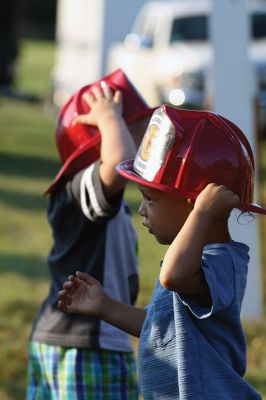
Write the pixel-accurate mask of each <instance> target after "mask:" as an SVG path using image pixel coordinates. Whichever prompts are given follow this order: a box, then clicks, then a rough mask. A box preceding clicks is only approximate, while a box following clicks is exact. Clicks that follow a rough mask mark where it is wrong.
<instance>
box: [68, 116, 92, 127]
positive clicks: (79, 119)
mask: <svg viewBox="0 0 266 400" xmlns="http://www.w3.org/2000/svg"><path fill="white" fill-rule="evenodd" d="M88 118H89V117H88V114H80V115H78V116H77V117H75V118H74V119H73V121H72V125H75V124H82V125H85V124H88V123H89V122H88V121H89V120H88Z"/></svg>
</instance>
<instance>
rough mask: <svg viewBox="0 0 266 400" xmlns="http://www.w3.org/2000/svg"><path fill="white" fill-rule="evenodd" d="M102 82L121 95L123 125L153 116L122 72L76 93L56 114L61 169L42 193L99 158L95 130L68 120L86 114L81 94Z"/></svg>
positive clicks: (112, 74) (151, 109)
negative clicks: (124, 122) (118, 91)
mask: <svg viewBox="0 0 266 400" xmlns="http://www.w3.org/2000/svg"><path fill="white" fill-rule="evenodd" d="M102 81H105V82H106V83H107V84H108V86H109V87H110V88H111V89H112V90H113V91H116V90H120V91H121V92H122V94H123V117H124V119H125V121H126V123H127V124H130V123H132V122H134V121H137V120H138V119H140V118H142V117H145V116H147V115H151V114H152V113H153V111H154V108H150V107H148V105H147V104H146V102H145V101H144V100H143V98H142V97H141V96H140V95H139V93H138V92H137V90H136V88H135V87H134V86H133V85H132V83H131V82H130V81H129V79H128V78H127V77H126V75H125V74H124V72H123V71H122V69H117V70H116V71H114V72H112V73H111V74H109V75H107V76H105V77H103V78H101V79H100V80H98V81H96V82H94V83H92V84H90V85H87V86H84V87H83V88H81V89H80V90H78V91H77V92H76V93H74V95H73V96H72V97H71V98H70V99H69V100H68V102H67V103H66V104H65V105H64V106H63V107H62V109H61V110H60V112H59V117H58V121H57V126H56V144H57V148H58V152H59V154H60V158H61V161H62V163H63V166H62V168H61V169H60V170H59V172H58V174H57V175H56V177H55V178H54V180H53V182H52V184H51V185H50V186H49V188H48V189H47V190H46V192H45V194H48V193H50V192H51V191H52V190H53V189H54V188H55V187H56V186H57V185H58V183H59V182H60V181H61V179H62V178H63V177H64V176H71V175H73V174H74V173H76V172H77V171H79V170H81V169H82V168H85V167H86V166H89V165H90V164H91V163H93V162H94V161H96V160H97V159H98V158H99V157H100V142H101V134H100V132H99V130H98V129H97V127H95V126H92V125H81V124H74V125H73V124H72V121H73V119H74V117H76V116H77V115H79V114H86V113H88V112H89V111H90V107H89V106H88V104H87V103H86V101H85V100H84V98H83V95H84V93H85V92H91V88H92V87H93V86H101V82H102Z"/></svg>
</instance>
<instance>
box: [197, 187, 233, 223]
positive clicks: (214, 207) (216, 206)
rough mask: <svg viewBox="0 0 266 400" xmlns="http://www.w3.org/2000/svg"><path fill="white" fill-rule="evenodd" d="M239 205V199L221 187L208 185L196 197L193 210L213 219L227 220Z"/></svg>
mask: <svg viewBox="0 0 266 400" xmlns="http://www.w3.org/2000/svg"><path fill="white" fill-rule="evenodd" d="M238 203H239V197H238V195H237V194H235V193H233V192H232V191H231V190H230V189H228V188H227V187H225V186H223V185H216V184H215V183H210V184H208V185H207V186H206V188H205V189H204V190H203V191H202V192H201V193H200V194H199V195H198V197H197V199H196V201H195V206H194V209H195V210H197V211H200V212H204V213H207V214H209V215H210V217H212V218H213V219H219V218H228V217H229V215H230V212H231V210H232V209H233V208H234V207H235V206H236V205H237V204H238Z"/></svg>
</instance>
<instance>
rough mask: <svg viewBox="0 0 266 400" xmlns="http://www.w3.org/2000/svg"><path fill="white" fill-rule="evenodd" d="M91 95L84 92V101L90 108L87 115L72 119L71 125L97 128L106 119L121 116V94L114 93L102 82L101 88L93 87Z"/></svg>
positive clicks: (117, 91)
mask: <svg viewBox="0 0 266 400" xmlns="http://www.w3.org/2000/svg"><path fill="white" fill-rule="evenodd" d="M91 92H92V93H89V92H86V93H84V95H83V98H84V100H85V101H86V102H87V104H88V105H89V107H90V112H89V113H88V114H81V115H78V116H77V117H75V118H74V120H73V124H76V123H79V124H88V125H95V126H99V125H101V123H102V122H103V121H104V120H106V119H107V118H118V117H121V115H122V92H120V91H119V90H116V91H115V92H114V93H113V92H112V90H111V89H110V87H109V86H108V85H106V83H105V82H104V81H102V82H101V87H98V86H94V87H93V88H92V89H91Z"/></svg>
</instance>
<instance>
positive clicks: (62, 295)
mask: <svg viewBox="0 0 266 400" xmlns="http://www.w3.org/2000/svg"><path fill="white" fill-rule="evenodd" d="M58 300H60V301H61V302H63V303H64V304H65V305H67V306H69V305H70V304H71V303H72V296H70V295H69V294H68V293H67V292H66V291H65V290H61V291H60V292H59V293H58Z"/></svg>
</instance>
